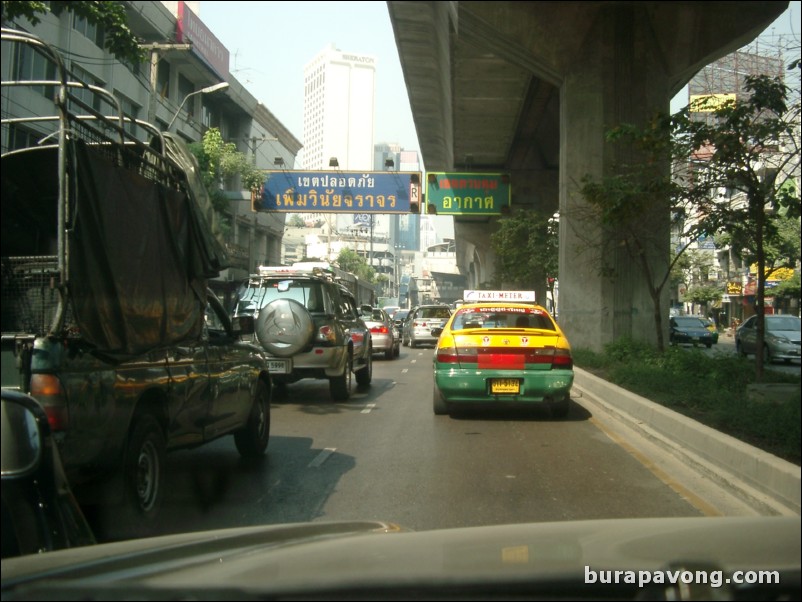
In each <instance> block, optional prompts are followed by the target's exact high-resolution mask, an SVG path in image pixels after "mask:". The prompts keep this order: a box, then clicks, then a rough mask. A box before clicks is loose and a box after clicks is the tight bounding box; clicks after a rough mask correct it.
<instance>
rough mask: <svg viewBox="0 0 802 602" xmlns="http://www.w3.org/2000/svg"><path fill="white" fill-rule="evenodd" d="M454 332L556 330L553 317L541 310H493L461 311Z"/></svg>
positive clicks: (456, 316)
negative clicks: (486, 329) (497, 329)
mask: <svg viewBox="0 0 802 602" xmlns="http://www.w3.org/2000/svg"><path fill="white" fill-rule="evenodd" d="M452 328H453V329H454V330H469V329H474V328H537V329H539V330H554V321H553V320H552V319H551V317H550V316H549V315H548V314H546V313H544V312H542V311H539V310H527V309H520V308H504V307H499V308H494V309H492V310H489V311H488V310H481V309H459V310H457V313H456V315H455V316H454V322H453V325H452Z"/></svg>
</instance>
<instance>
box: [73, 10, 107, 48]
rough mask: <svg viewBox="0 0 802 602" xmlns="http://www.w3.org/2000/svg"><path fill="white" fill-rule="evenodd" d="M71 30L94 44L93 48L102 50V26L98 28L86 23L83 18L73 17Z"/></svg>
mask: <svg viewBox="0 0 802 602" xmlns="http://www.w3.org/2000/svg"><path fill="white" fill-rule="evenodd" d="M72 28H73V29H74V30H75V31H77V32H78V33H81V34H83V35H84V36H85V37H86V38H88V39H89V40H91V41H92V42H94V44H95V46H97V47H98V48H103V42H104V39H105V36H104V35H103V27H102V26H101V27H98V26H97V25H95V24H94V23H90V22H89V21H87V20H86V19H85V18H84V17H81V16H79V15H74V18H73V21H72Z"/></svg>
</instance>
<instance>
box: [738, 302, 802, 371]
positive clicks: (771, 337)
mask: <svg viewBox="0 0 802 602" xmlns="http://www.w3.org/2000/svg"><path fill="white" fill-rule="evenodd" d="M764 319H765V320H766V322H765V325H766V331H765V332H764V337H763V339H764V340H763V361H764V362H765V363H767V364H769V363H771V362H772V361H774V360H784V361H785V362H786V363H788V362H790V361H791V360H798V359H800V339H801V338H802V336H801V335H800V331H801V329H802V320H800V319H799V318H797V317H796V316H789V315H779V314H776V315H775V314H772V315H768V316H764ZM756 348H757V316H752V317H750V318H747V319H746V321H744V323H743V324H741V325H740V326H739V327H738V330H736V331H735V349H736V350H737V353H738V355H748V354H756V353H757V349H756Z"/></svg>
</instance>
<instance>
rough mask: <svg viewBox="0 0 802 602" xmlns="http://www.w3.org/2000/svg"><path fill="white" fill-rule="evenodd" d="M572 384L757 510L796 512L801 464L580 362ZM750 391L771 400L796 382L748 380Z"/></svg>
mask: <svg viewBox="0 0 802 602" xmlns="http://www.w3.org/2000/svg"><path fill="white" fill-rule="evenodd" d="M574 375H575V376H574V387H575V388H576V389H577V390H578V391H579V392H581V394H582V396H583V397H585V396H589V397H590V398H591V399H592V401H593V402H595V403H597V404H599V405H600V406H602V407H603V408H604V409H605V411H607V412H608V413H609V414H611V415H612V416H613V417H614V418H615V419H616V420H620V421H622V422H624V423H626V424H627V425H628V426H629V427H631V428H633V429H635V430H636V431H638V432H640V433H641V434H642V435H644V436H645V437H647V438H648V439H650V440H651V441H653V442H655V443H657V444H658V445H660V447H662V448H663V449H665V450H666V451H669V452H671V453H672V454H674V455H676V456H678V457H681V458H682V459H683V461H684V462H686V463H687V464H688V465H689V466H692V467H693V468H694V469H696V470H698V471H699V472H700V473H703V474H704V475H705V476H706V477H709V478H711V479H714V480H716V481H717V482H719V484H721V485H722V486H724V487H726V488H728V489H729V490H731V491H734V492H735V493H736V494H737V495H738V496H739V497H742V498H743V499H744V500H745V501H747V503H749V504H750V505H751V506H753V507H754V508H756V509H757V510H758V511H759V512H760V513H763V514H768V515H799V514H800V511H801V510H802V499H801V498H802V468H800V467H799V466H797V465H795V464H792V463H791V462H788V461H786V460H783V459H781V458H778V457H776V456H773V455H771V454H769V453H767V452H764V451H763V450H761V449H758V448H756V447H754V446H751V445H748V444H746V443H744V442H742V441H739V440H738V439H735V438H734V437H731V436H729V435H725V434H723V433H720V432H718V431H716V430H714V429H712V428H710V427H708V426H705V425H703V424H701V423H699V422H696V421H695V420H692V419H690V418H688V417H686V416H683V415H682V414H679V413H677V412H674V411H673V410H669V409H668V408H666V407H664V406H662V405H660V404H657V403H655V402H653V401H650V400H648V399H646V398H644V397H640V396H639V395H636V394H634V393H631V392H629V391H627V390H626V389H622V388H621V387H618V386H616V385H614V384H612V383H609V382H607V381H605V380H603V379H601V378H598V377H597V376H594V375H593V374H591V373H589V372H586V371H584V370H582V369H580V368H576V367H575V368H574ZM750 394H753V395H755V396H758V397H760V398H761V400H765V401H767V402H771V400H772V399H777V397H778V396H782V397H785V396H791V398H792V399H796V400H798V399H799V398H800V386H799V385H798V384H791V385H776V384H775V385H771V384H770V385H754V386H753V387H750Z"/></svg>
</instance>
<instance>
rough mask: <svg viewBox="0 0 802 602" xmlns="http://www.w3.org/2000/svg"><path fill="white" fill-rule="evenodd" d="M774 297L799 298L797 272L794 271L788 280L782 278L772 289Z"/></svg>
mask: <svg viewBox="0 0 802 602" xmlns="http://www.w3.org/2000/svg"><path fill="white" fill-rule="evenodd" d="M772 292H773V293H774V296H775V297H788V298H791V299H799V298H800V286H799V272H794V275H793V276H791V278H790V279H788V280H783V281H782V282H780V283H779V284H778V285H777V286H775V287H774V289H773V290H772Z"/></svg>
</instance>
